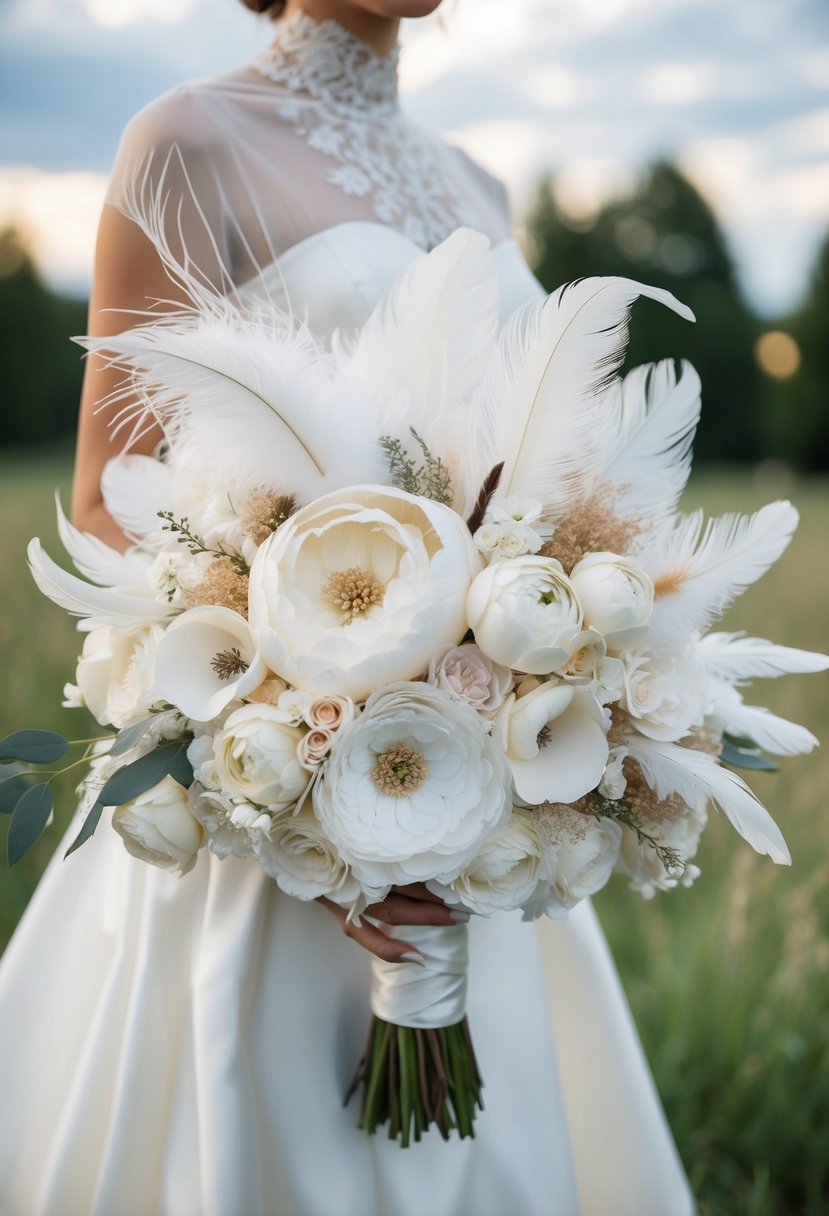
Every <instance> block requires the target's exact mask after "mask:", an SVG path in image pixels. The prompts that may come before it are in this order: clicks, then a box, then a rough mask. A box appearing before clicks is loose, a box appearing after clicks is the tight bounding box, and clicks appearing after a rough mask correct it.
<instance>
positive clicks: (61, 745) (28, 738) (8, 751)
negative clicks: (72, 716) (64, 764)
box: [0, 730, 69, 764]
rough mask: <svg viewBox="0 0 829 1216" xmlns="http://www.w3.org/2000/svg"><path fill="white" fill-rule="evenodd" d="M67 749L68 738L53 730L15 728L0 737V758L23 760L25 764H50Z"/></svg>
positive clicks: (64, 753) (63, 754) (58, 758)
mask: <svg viewBox="0 0 829 1216" xmlns="http://www.w3.org/2000/svg"><path fill="white" fill-rule="evenodd" d="M68 750H69V740H68V739H65V738H64V737H63V735H59V734H57V733H56V732H55V731H53V730H16V731H15V732H14V734H12V735H7V736H6V738H5V739H0V760H25V761H26V763H27V764H51V763H52V762H53V761H55V760H60V759H62V758H63V757H64V756H65V755H66V753H67V751H68Z"/></svg>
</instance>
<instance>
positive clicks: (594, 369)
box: [463, 278, 693, 513]
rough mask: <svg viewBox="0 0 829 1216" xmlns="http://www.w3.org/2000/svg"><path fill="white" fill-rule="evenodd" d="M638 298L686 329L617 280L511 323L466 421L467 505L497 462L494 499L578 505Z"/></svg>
mask: <svg viewBox="0 0 829 1216" xmlns="http://www.w3.org/2000/svg"><path fill="white" fill-rule="evenodd" d="M639 296H649V297H650V298H651V299H653V300H657V301H658V302H659V303H661V304H664V305H665V306H666V307H668V308H671V309H673V310H674V311H675V312H677V313H679V315H680V316H682V317H686V318H687V319H688V320H693V313H691V312H690V310H689V309H687V308H686V307H685V306H684V305H683V304H680V303H679V301H678V300H676V299H675V298H674V297H673V296H672V295H671V294H670V293H669V292H667V291H660V290H658V289H657V288H653V287H647V286H645V285H643V284H641V283H635V282H633V281H632V280H630V279H622V278H593V279H581V280H579V281H577V282H575V283H570V284H567V285H566V286H564V287H561V288H559V289H558V291H556V292H554V293H553V295H551V296H549V297H548V298H547V299H546V300H545V301H543V302H542V303H540V304H532V305H526V306H525V307H524V308H523V309H519V311H518V312H517V313H515V314H513V316H512V317H511V318H510V320H509V321H508V323H507V325H506V326H505V327H504V330H503V331H502V333H501V336H500V339H499V346H498V351H497V355H496V358H495V360H494V362H493V365H492V368H491V370H490V372H489V374H488V375H487V378H486V380H485V381H484V383H483V384H482V386H481V388H480V390H479V391H478V392H477V393H476V396H475V401H474V403H473V408H472V411H471V415H470V420H469V431H468V445H467V449H466V451H465V464H466V469H467V475H466V477H465V479H464V487H463V488H464V495H463V497H464V499H465V500H466V501H469V503H470V505H471V503H472V502H474V499H475V496H476V495H477V492H478V489H479V487H480V485H481V483H482V481H483V479H484V477H485V476H486V475H487V473H488V472H489V471H490V469H491V468H492V467H493V465H495V464H497V463H498V462H499V461H502V460H503V461H504V462H505V463H504V471H503V474H502V477H501V482H500V486H499V493H500V494H505V495H507V494H521V495H527V496H531V497H533V498H539V499H541V501H542V502H543V503H544V504H545V506H546V507H547V508H548V509H549V510H551V511H553V512H554V513H557V512H561V511H563V510H564V509H565V508H566V507H567V505H568V504H569V503H570V502H572V501H573V500H574V499H577V498H579V497H581V496H582V495H583V493H584V491H585V477H586V476H588V477H589V475H590V473H592V471H593V470H594V468H595V466H596V463H597V454H601V453H602V452H603V451H604V434H603V430H602V428H603V426H604V425H605V424H606V421H607V411H608V409H609V408H610V405H611V403H612V401H613V398H614V395H615V392H614V383H615V382H614V376H615V373H616V371H617V369H618V367H619V365H620V363H621V360H622V357H623V354H624V350H625V345H626V342H627V333H628V320H629V317H630V309H631V306H632V304H633V302H634V301H635V300H636V299H637V298H638V297H639ZM585 470H587V471H588V472H587V474H586V473H585Z"/></svg>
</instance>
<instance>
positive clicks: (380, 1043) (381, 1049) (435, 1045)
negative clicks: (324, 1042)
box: [345, 1016, 483, 1148]
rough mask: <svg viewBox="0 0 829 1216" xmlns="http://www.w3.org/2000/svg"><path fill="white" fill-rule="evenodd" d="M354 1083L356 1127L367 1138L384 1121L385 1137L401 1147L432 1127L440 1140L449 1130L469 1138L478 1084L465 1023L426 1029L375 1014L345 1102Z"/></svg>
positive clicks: (478, 1098) (478, 1097)
mask: <svg viewBox="0 0 829 1216" xmlns="http://www.w3.org/2000/svg"><path fill="white" fill-rule="evenodd" d="M360 1085H362V1086H363V1101H362V1107H361V1110H360V1127H361V1128H362V1130H363V1131H365V1132H368V1134H369V1135H373V1134H374V1133H375V1132H376V1131H377V1129H378V1127H381V1126H383V1125H384V1124H386V1123H388V1125H389V1132H388V1134H389V1139H390V1140H397V1139H399V1140H400V1144H401V1147H402V1148H407V1147H408V1146H409V1144H410V1143H411V1141H412V1140H413V1139H414V1140H420V1138H421V1136H422V1135H423V1133H424V1132H425V1131H428V1129H429V1128H430V1127H431V1126H432V1125H434V1126H435V1127H436V1128H437V1129H438V1131H439V1132H440V1134H441V1136H442V1137H443V1138H444V1140H448V1139H449V1134H450V1132H451V1131H452V1130H453V1129H457V1131H458V1134H459V1135H460V1136H461V1138H464V1137H466V1136H474V1135H475V1132H474V1121H475V1109H476V1107H477V1108H479V1109H481V1110H483V1100H482V1098H481V1089H482V1088H483V1082H482V1081H481V1076H480V1073H479V1072H478V1064H477V1061H476V1059H475V1051H474V1049H473V1047H472V1037H471V1035H470V1033H469V1023H468V1021H467V1019H466V1018H465V1017H464V1018H463V1020H462V1021H460V1022H457V1023H456V1024H455V1025H454V1026H441V1027H439V1028H437V1029H430V1030H427V1029H423V1028H420V1027H412V1026H396V1025H394V1023H392V1022H386V1021H384V1020H383V1019H382V1018H379V1017H376V1016H375V1017H374V1018H373V1019H372V1023H371V1030H370V1031H369V1036H368V1042H367V1043H366V1049H365V1052H364V1054H363V1057H362V1059H361V1060H360V1063H359V1065H358V1068H357V1073H356V1075H355V1077H354V1080H353V1081H352V1083H351V1085H350V1087H349V1090H348V1093H347V1094H346V1097H345V1103H346V1104H347V1103H348V1102H349V1101H350V1099H351V1097H352V1095H353V1094H354V1093H355V1091H356V1090H357V1089H358V1087H359V1086H360Z"/></svg>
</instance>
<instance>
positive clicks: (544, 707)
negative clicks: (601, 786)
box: [495, 682, 608, 806]
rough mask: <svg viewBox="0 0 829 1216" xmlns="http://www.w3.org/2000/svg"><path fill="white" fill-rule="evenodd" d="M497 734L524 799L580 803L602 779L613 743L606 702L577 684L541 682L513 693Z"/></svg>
mask: <svg viewBox="0 0 829 1216" xmlns="http://www.w3.org/2000/svg"><path fill="white" fill-rule="evenodd" d="M495 733H496V734H497V736H498V738H499V740H500V742H501V746H502V747H503V749H504V752H505V753H506V757H507V761H508V763H509V766H510V769H511V770H512V777H513V781H514V783H515V789H516V793H517V794H518V797H519V798H521V799H522V800H523V801H524V802H526V803H529V804H530V805H532V806H537V805H538V804H539V803H542V802H575V801H576V799H577V798H581V797H583V795H584V794H586V793H588V792H589V791H590V790H592V789H595V788H596V785H597V784H598V782H599V781H600V780H601V776H602V773H603V772H604V767H605V764H606V763H607V756H608V745H607V735H606V731H605V722H604V717H603V714H602V709H601V706H600V705H599V704H598V702H597V701H596V699H595V697H593V696H591V694H590V693H589V692H587V691H586V690H585V689H583V688H576V687H574V686H573V685H572V684H555V683H552V682H548V683H546V684H540V685H539V686H538V687H537V688H534V689H533V690H532V691H531V692H528V693H527V694H526V695H525V696H523V697H516V696H515V695H514V694H511V695H510V696H509V697H508V698H507V700H506V702H505V703H504V706H503V708H502V709H501V710H500V712H499V714H498V716H497V718H496V719H495Z"/></svg>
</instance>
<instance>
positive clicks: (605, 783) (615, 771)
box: [598, 747, 627, 802]
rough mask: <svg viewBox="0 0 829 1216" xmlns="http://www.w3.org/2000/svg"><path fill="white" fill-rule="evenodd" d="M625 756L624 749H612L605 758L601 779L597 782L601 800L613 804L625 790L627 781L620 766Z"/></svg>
mask: <svg viewBox="0 0 829 1216" xmlns="http://www.w3.org/2000/svg"><path fill="white" fill-rule="evenodd" d="M626 755H627V748H626V747H614V748H613V750H612V751H611V753H610V755H609V756H608V758H607V764H606V765H605V770H604V772H603V773H602V779H601V781H600V782H599V787H598V788H599V793H600V794H601V795H602V797H603V798H609V799H610V800H611V801H613V802H615V801H617V800H618V799H619V798H621V797H622V796H623V794H624V792H625V790H626V789H627V779H626V778H625V774H624V772H623V770H622V764H623V762H624V759H625V756H626Z"/></svg>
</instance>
